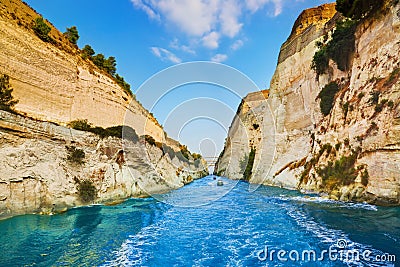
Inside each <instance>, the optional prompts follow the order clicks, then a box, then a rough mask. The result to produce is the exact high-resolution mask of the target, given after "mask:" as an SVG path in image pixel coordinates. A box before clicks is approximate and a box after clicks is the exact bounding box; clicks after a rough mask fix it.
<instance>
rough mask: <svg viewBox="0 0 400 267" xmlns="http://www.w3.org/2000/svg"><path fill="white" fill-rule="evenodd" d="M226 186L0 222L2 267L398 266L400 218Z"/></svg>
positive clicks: (204, 182) (209, 184)
mask: <svg viewBox="0 0 400 267" xmlns="http://www.w3.org/2000/svg"><path fill="white" fill-rule="evenodd" d="M218 179H221V180H222V181H223V182H224V185H223V186H217V184H216V183H217V180H214V179H213V177H211V176H209V177H206V178H204V179H201V180H197V181H195V182H193V183H192V184H190V185H188V186H186V187H184V188H182V189H179V190H176V191H174V192H171V193H168V194H165V195H161V196H156V198H147V199H131V200H128V201H126V202H124V203H122V204H120V205H117V206H92V207H85V208H76V209H72V210H70V211H68V212H66V213H64V214H59V215H54V216H40V215H25V216H18V217H14V218H11V219H8V220H4V221H0V251H1V252H0V266H396V262H395V261H394V260H397V262H400V208H388V207H376V206H372V205H368V204H354V203H341V202H333V201H328V200H323V199H321V198H319V197H317V196H313V195H302V194H300V193H298V192H296V191H289V190H285V189H280V188H273V187H266V186H260V187H259V188H258V189H257V190H256V191H254V192H253V190H249V189H252V188H249V184H247V183H245V182H237V181H231V180H228V179H225V178H218ZM279 251H281V252H279ZM325 251H326V252H325ZM278 252H279V253H278ZM314 252H315V257H314ZM350 252H351V253H350ZM357 253H358V254H359V255H358V254H357ZM357 256H359V257H357ZM394 257H396V258H394Z"/></svg>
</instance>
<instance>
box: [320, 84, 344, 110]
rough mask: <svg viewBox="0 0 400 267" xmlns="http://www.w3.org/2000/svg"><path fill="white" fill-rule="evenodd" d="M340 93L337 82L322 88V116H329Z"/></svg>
mask: <svg viewBox="0 0 400 267" xmlns="http://www.w3.org/2000/svg"><path fill="white" fill-rule="evenodd" d="M338 91H339V86H338V84H337V83H336V82H331V83H329V84H327V85H325V86H324V88H322V90H321V92H320V93H319V94H318V98H320V99H321V102H320V105H319V106H320V108H321V112H322V114H324V115H325V116H326V115H328V114H329V113H330V112H331V110H332V108H333V103H334V100H335V95H336V93H337V92H338Z"/></svg>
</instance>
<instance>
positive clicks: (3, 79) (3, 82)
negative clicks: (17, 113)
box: [0, 74, 18, 111]
mask: <svg viewBox="0 0 400 267" xmlns="http://www.w3.org/2000/svg"><path fill="white" fill-rule="evenodd" d="M13 90H14V89H13V88H12V87H11V85H10V77H9V76H8V75H6V74H3V75H1V76H0V109H2V110H7V111H12V110H13V107H14V106H15V105H16V104H17V103H18V100H14V97H13V96H12V92H13Z"/></svg>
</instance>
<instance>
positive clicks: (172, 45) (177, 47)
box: [169, 38, 196, 55]
mask: <svg viewBox="0 0 400 267" xmlns="http://www.w3.org/2000/svg"><path fill="white" fill-rule="evenodd" d="M169 47H170V48H172V49H174V50H177V51H182V52H185V53H188V54H192V55H196V51H194V50H193V49H192V48H190V46H188V45H182V44H180V43H179V40H178V38H175V39H174V40H173V41H172V42H170V44H169Z"/></svg>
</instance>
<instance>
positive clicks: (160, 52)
mask: <svg viewBox="0 0 400 267" xmlns="http://www.w3.org/2000/svg"><path fill="white" fill-rule="evenodd" d="M150 50H151V52H152V53H153V55H155V56H156V57H158V58H160V59H161V60H163V61H170V62H172V63H175V64H178V63H181V62H182V60H181V59H180V58H179V57H177V56H176V55H175V54H174V53H172V52H171V51H169V50H167V49H165V48H161V47H151V48H150Z"/></svg>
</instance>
